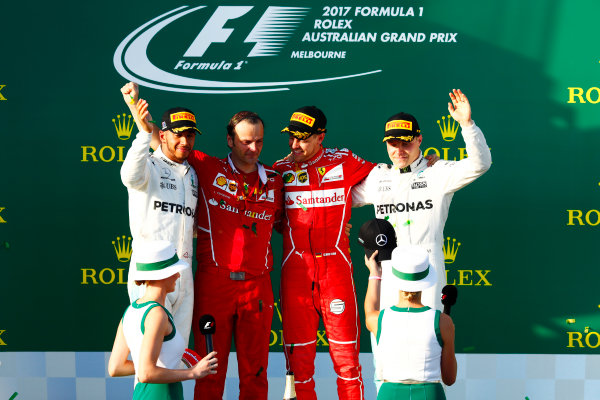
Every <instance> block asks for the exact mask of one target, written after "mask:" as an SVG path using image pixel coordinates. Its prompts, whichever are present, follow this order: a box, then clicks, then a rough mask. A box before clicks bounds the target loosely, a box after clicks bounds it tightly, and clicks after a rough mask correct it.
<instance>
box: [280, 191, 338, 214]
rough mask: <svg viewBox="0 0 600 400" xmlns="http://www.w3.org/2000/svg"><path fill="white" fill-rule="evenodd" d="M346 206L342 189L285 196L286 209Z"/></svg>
mask: <svg viewBox="0 0 600 400" xmlns="http://www.w3.org/2000/svg"><path fill="white" fill-rule="evenodd" d="M344 204H346V196H345V194H344V189H341V188H340V189H327V190H314V191H305V192H291V193H287V194H286V198H285V207H286V208H302V209H303V210H304V209H307V208H313V207H329V206H337V205H344Z"/></svg>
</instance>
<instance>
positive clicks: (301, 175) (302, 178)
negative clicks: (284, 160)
mask: <svg viewBox="0 0 600 400" xmlns="http://www.w3.org/2000/svg"><path fill="white" fill-rule="evenodd" d="M298 182H299V183H306V182H308V173H307V172H306V171H300V172H298Z"/></svg>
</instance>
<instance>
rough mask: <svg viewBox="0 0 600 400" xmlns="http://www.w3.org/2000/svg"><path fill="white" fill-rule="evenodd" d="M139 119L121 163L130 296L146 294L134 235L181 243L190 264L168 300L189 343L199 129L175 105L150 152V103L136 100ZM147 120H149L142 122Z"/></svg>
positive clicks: (129, 91)
mask: <svg viewBox="0 0 600 400" xmlns="http://www.w3.org/2000/svg"><path fill="white" fill-rule="evenodd" d="M121 91H122V92H123V95H124V97H125V99H126V102H127V100H128V99H129V97H130V96H132V98H134V97H135V99H136V100H137V87H135V88H134V87H133V84H131V83H129V84H127V85H125V86H124V87H123V88H122V89H121ZM130 108H132V114H133V115H134V118H135V119H136V123H137V125H138V128H140V132H139V133H138V134H137V136H136V138H135V140H134V141H133V143H132V144H131V148H130V149H129V151H128V152H127V156H126V157H125V161H124V162H123V166H122V167H121V180H122V181H123V184H124V185H125V186H126V187H127V192H128V194H129V227H130V230H131V236H132V237H133V253H132V256H131V261H130V266H131V265H132V266H133V268H129V276H128V279H127V291H128V293H129V299H130V301H132V302H133V301H134V300H136V299H138V298H139V297H141V295H142V294H143V290H144V289H143V286H142V287H140V286H136V285H135V283H134V279H133V277H132V272H135V270H136V268H135V265H136V264H135V258H136V245H135V244H136V240H138V239H140V238H144V239H146V240H168V241H169V242H171V243H173V245H174V246H175V247H176V249H177V256H178V257H179V259H180V260H183V261H185V262H187V263H188V265H189V268H186V269H185V270H184V271H182V272H180V275H181V277H180V278H179V279H178V280H177V283H176V287H175V291H173V292H171V293H169V294H168V295H167V298H166V300H165V306H166V307H167V309H169V311H171V313H172V315H173V319H174V322H175V326H176V328H177V331H178V332H180V333H181V335H182V336H183V338H184V340H185V343H186V344H187V343H188V340H189V335H190V328H191V323H192V311H193V308H194V281H193V276H192V267H191V266H192V260H193V258H192V257H193V252H194V250H193V237H194V229H195V218H196V205H197V203H198V177H197V176H196V172H195V171H194V169H193V168H192V167H191V166H190V165H189V164H188V162H187V161H186V159H187V157H188V156H189V154H190V153H191V151H192V148H193V146H194V140H195V136H196V132H198V133H199V132H200V131H199V130H198V129H197V128H196V119H195V116H194V114H193V113H192V112H191V111H190V110H187V109H184V108H172V109H169V110H167V111H166V112H165V113H164V114H163V119H162V125H163V126H162V130H161V131H160V141H161V144H160V147H158V148H157V149H156V151H154V153H150V152H149V149H150V142H151V139H152V127H151V126H150V124H149V123H148V122H147V121H146V117H147V108H148V104H147V103H146V102H145V101H144V100H140V101H139V102H137V113H136V112H135V111H133V107H130ZM144 124H145V125H144Z"/></svg>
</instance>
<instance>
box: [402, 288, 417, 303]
mask: <svg viewBox="0 0 600 400" xmlns="http://www.w3.org/2000/svg"><path fill="white" fill-rule="evenodd" d="M400 295H401V296H403V297H404V298H405V299H406V300H409V301H413V300H421V292H420V291H419V292H405V291H404V290H401V291H400Z"/></svg>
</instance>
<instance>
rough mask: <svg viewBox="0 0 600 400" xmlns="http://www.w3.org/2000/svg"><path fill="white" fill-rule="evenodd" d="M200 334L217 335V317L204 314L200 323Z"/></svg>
mask: <svg viewBox="0 0 600 400" xmlns="http://www.w3.org/2000/svg"><path fill="white" fill-rule="evenodd" d="M198 325H199V326H200V333H202V334H203V335H213V334H214V333H215V328H216V327H215V317H213V316H212V315H210V314H204V315H203V316H202V317H200V321H199V322H198Z"/></svg>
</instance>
